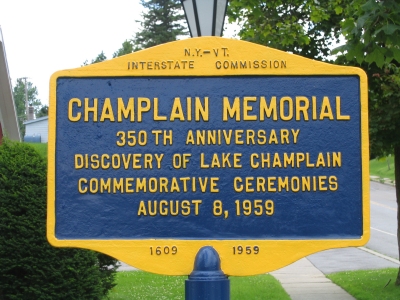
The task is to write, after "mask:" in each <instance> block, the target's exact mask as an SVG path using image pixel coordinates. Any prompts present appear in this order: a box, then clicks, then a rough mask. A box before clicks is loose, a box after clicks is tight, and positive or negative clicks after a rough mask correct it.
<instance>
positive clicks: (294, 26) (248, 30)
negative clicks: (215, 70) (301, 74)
mask: <svg viewBox="0 0 400 300" xmlns="http://www.w3.org/2000/svg"><path fill="white" fill-rule="evenodd" d="M349 2H350V0H319V1H314V0H292V1H285V0H270V1H263V0H232V1H230V3H229V6H228V16H229V21H230V22H239V23H240V24H241V30H240V31H239V36H240V38H241V39H243V40H247V41H250V42H254V43H258V44H262V45H265V46H269V47H273V48H276V49H280V50H283V51H290V52H293V53H295V54H299V55H302V56H305V57H308V58H312V59H318V60H323V59H326V58H327V56H328V55H329V54H330V49H331V48H332V44H333V43H335V42H337V41H338V39H339V34H340V31H339V29H340V22H341V20H342V19H343V6H345V5H346V4H347V3H349Z"/></svg>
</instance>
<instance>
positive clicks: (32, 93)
mask: <svg viewBox="0 0 400 300" xmlns="http://www.w3.org/2000/svg"><path fill="white" fill-rule="evenodd" d="M26 87H27V94H28V103H29V106H33V107H34V109H35V114H36V113H37V112H38V111H39V110H40V109H41V107H42V102H41V101H40V100H39V99H38V91H37V88H36V86H34V85H33V84H32V82H30V81H28V80H27V81H26ZM13 96H14V102H15V107H16V110H17V117H18V124H19V128H20V132H21V138H24V136H25V126H24V121H26V120H27V119H28V118H27V115H26V101H25V79H24V78H18V79H17V82H16V84H15V86H14V89H13Z"/></svg>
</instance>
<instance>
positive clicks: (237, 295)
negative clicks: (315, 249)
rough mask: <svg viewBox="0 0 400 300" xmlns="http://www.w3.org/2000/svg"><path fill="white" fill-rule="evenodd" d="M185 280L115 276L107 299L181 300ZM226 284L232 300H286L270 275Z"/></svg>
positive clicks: (148, 275) (146, 275)
mask: <svg viewBox="0 0 400 300" xmlns="http://www.w3.org/2000/svg"><path fill="white" fill-rule="evenodd" d="M186 279H187V276H164V275H155V274H151V273H147V272H142V271H131V272H118V273H117V280H116V281H117V286H116V287H114V289H112V290H111V292H110V294H109V299H110V300H123V299H124V300H125V299H137V300H139V299H157V300H158V299H166V300H167V299H185V280H186ZM230 280H231V299H232V300H242V299H246V300H252V299H272V300H275V299H276V300H278V299H284V300H286V299H287V300H290V298H289V296H288V294H286V292H285V291H284V290H283V288H282V287H281V285H280V283H279V282H278V281H277V280H276V279H275V278H274V277H272V276H271V275H257V276H248V277H230Z"/></svg>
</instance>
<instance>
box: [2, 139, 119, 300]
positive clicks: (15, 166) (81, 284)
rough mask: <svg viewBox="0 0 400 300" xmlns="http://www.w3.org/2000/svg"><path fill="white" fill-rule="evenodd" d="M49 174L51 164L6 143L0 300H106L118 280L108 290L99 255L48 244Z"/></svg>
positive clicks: (29, 150) (31, 151)
mask: <svg viewBox="0 0 400 300" xmlns="http://www.w3.org/2000/svg"><path fill="white" fill-rule="evenodd" d="M46 174H47V170H46V163H45V161H44V160H43V158H42V157H40V155H39V154H38V153H37V152H36V151H35V150H34V149H33V148H32V147H30V146H28V145H26V144H21V143H11V142H9V141H3V144H2V145H1V146H0V299H7V300H8V299H18V300H20V299H91V300H93V299H101V298H102V297H103V296H104V295H106V294H107V292H108V290H109V289H110V288H109V287H108V286H111V287H112V286H113V277H112V278H111V279H110V280H109V281H111V283H110V282H108V283H107V284H108V286H107V287H106V285H105V284H104V277H105V276H106V275H104V274H105V273H104V271H102V270H101V264H102V263H101V262H100V261H99V259H98V254H97V253H95V252H93V251H89V250H82V249H70V248H62V249H59V248H54V247H52V246H51V245H50V244H49V243H48V242H47V239H46V188H47V182H46ZM114 261H115V260H114ZM113 266H115V264H114V265H112V266H111V267H110V268H111V269H113ZM114 273H115V268H114ZM111 275H112V274H111ZM108 278H110V277H108Z"/></svg>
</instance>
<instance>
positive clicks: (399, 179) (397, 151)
mask: <svg viewBox="0 0 400 300" xmlns="http://www.w3.org/2000/svg"><path fill="white" fill-rule="evenodd" d="M394 179H395V181H396V202H397V244H398V248H399V257H400V146H395V147H394ZM396 285H398V286H400V267H399V273H398V274H397V279H396Z"/></svg>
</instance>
